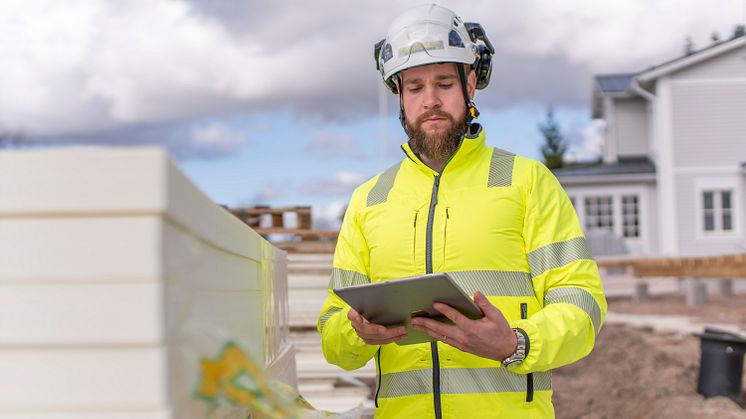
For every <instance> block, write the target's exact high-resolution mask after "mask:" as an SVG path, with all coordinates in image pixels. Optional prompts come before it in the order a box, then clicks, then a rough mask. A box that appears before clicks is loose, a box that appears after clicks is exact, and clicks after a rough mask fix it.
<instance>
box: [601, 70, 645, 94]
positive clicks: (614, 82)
mask: <svg viewBox="0 0 746 419" xmlns="http://www.w3.org/2000/svg"><path fill="white" fill-rule="evenodd" d="M636 74H637V73H625V74H599V75H597V76H596V83H597V85H598V88H599V89H600V90H601V92H602V93H612V94H613V93H624V92H626V91H627V90H628V89H629V84H630V83H631V82H632V78H633V77H635V75H636Z"/></svg>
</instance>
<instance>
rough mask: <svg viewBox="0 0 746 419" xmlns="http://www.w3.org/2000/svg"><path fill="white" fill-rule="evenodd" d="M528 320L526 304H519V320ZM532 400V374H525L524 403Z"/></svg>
mask: <svg viewBox="0 0 746 419" xmlns="http://www.w3.org/2000/svg"><path fill="white" fill-rule="evenodd" d="M527 318H528V304H526V303H521V319H523V320H525V319H527ZM533 400H534V373H532V372H530V373H528V374H526V401H527V402H531V401H533Z"/></svg>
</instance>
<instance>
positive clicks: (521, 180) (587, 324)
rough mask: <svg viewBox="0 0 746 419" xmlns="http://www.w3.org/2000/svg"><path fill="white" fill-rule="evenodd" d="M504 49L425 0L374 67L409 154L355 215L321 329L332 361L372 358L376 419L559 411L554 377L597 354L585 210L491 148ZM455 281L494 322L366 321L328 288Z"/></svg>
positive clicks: (594, 282) (355, 201)
mask: <svg viewBox="0 0 746 419" xmlns="http://www.w3.org/2000/svg"><path fill="white" fill-rule="evenodd" d="M493 53H494V49H493V48H492V45H491V44H490V42H489V40H488V39H487V36H486V34H485V32H484V30H483V29H482V27H481V26H480V25H479V24H475V23H464V22H463V21H462V20H461V19H460V18H459V17H458V16H456V15H455V14H454V13H453V12H452V11H450V10H448V9H446V8H443V7H440V6H437V5H427V6H420V7H417V8H415V9H412V10H410V11H408V12H406V13H404V14H403V15H401V16H400V17H399V18H397V19H396V20H394V22H393V23H392V24H391V26H390V28H389V31H388V35H387V37H386V38H385V39H384V40H382V41H381V42H379V43H378V44H376V47H375V57H376V61H377V66H378V69H379V71H380V72H381V75H382V77H383V80H384V83H385V84H386V86H387V87H388V88H389V89H390V90H391V91H392V92H394V93H395V94H397V95H398V96H399V102H400V115H399V118H400V121H401V123H402V126H403V127H404V130H405V132H406V133H407V136H408V137H409V140H408V141H407V142H406V143H405V144H403V145H402V149H403V151H404V154H405V156H404V158H403V159H402V161H400V162H398V163H396V164H395V165H394V166H392V167H390V168H389V169H387V170H385V171H384V172H382V173H381V174H379V175H377V176H375V177H373V178H372V179H370V180H369V181H367V182H365V183H364V184H363V185H361V186H360V187H358V188H357V189H356V190H355V191H354V193H353V195H352V198H351V200H350V204H349V206H348V208H347V211H346V213H345V217H344V221H343V224H342V228H341V230H340V235H339V240H338V243H337V247H336V250H335V254H334V267H333V271H332V276H331V280H330V283H329V294H328V297H327V299H326V301H325V303H324V306H323V307H322V309H321V313H320V315H319V321H318V325H317V326H318V330H319V332H320V333H321V338H322V348H323V353H324V356H325V357H326V359H327V361H328V362H330V363H333V364H336V365H338V366H340V367H342V368H344V369H346V370H353V369H357V368H360V367H362V366H364V365H365V364H366V363H367V362H368V361H369V360H370V359H371V358H375V361H376V367H377V389H376V394H375V405H376V409H375V416H376V417H405V418H407V417H408V418H429V417H434V418H463V417H475V418H483V417H509V418H521V417H527V418H528V417H530V418H537V417H542V418H543V417H554V409H553V407H552V383H551V369H553V368H557V367H559V366H562V365H566V364H569V363H572V362H575V361H577V360H578V359H580V358H582V357H584V356H586V355H587V354H588V353H589V352H590V351H591V349H592V348H593V345H594V342H595V338H596V336H597V334H598V332H599V330H600V328H601V325H602V323H603V319H604V316H605V313H606V300H605V297H604V293H603V288H602V285H601V281H600V277H599V273H598V268H597V266H596V263H595V261H594V260H593V258H592V256H591V254H590V251H589V250H588V246H587V245H586V242H585V238H584V236H583V232H582V230H581V228H580V225H579V222H578V219H577V215H576V214H575V210H574V208H573V206H572V204H571V203H570V200H569V199H568V198H567V195H566V194H565V192H564V191H563V189H562V187H561V186H560V185H559V183H558V182H557V180H556V178H555V177H554V176H553V175H552V173H551V172H550V171H549V170H547V169H546V167H544V165H542V164H541V163H539V162H537V161H535V160H531V159H527V158H523V157H520V156H516V155H514V154H511V153H509V152H507V151H504V150H501V149H498V148H492V147H488V146H487V145H486V144H485V132H484V129H483V128H482V127H481V126H480V125H479V124H477V123H476V122H475V121H474V119H475V118H476V117H477V116H478V112H477V110H476V106H475V105H474V102H473V98H474V94H475V92H476V90H477V89H481V88H484V87H486V86H487V84H488V83H489V78H490V73H491V65H492V55H493ZM433 272H447V273H448V274H449V275H450V276H451V277H452V278H453V279H454V280H455V281H456V283H457V284H458V285H459V286H460V287H461V288H462V289H463V290H464V291H465V292H467V293H468V294H469V295H473V298H474V301H475V302H476V304H477V305H478V306H479V307H480V309H481V310H482V312H483V313H484V314H485V316H484V317H483V318H481V319H478V320H470V319H469V318H467V317H465V316H464V315H462V314H461V313H459V312H458V311H457V310H455V309H454V308H452V307H449V306H447V305H445V304H441V303H435V304H434V308H435V309H436V310H437V311H439V312H440V313H442V314H443V315H444V316H446V317H447V318H449V319H450V320H451V321H452V324H447V323H444V322H440V321H436V320H433V319H428V318H420V317H417V318H413V319H411V320H410V322H411V324H412V326H413V327H414V328H416V329H417V330H419V331H421V332H424V333H426V334H427V335H428V336H430V337H431V341H430V342H427V343H419V344H410V345H397V344H396V342H398V341H401V340H402V339H404V338H406V337H407V335H408V332H407V329H406V328H405V327H404V326H392V327H386V326H383V325H379V324H374V323H371V322H369V321H368V320H366V319H365V318H364V317H363V316H362V315H361V314H360V313H358V312H356V311H355V310H354V309H352V308H350V306H348V305H347V304H345V302H344V301H343V300H341V299H340V298H339V297H338V296H337V295H336V294H335V293H334V292H333V291H332V290H333V289H335V288H341V287H345V286H351V285H358V284H364V283H370V282H377V281H387V280H395V279H398V278H403V277H409V276H415V275H420V274H425V273H433Z"/></svg>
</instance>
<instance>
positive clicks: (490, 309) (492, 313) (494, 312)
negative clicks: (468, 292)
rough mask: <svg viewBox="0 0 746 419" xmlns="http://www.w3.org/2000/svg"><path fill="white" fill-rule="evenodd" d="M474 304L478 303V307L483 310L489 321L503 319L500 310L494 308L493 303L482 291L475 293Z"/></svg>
mask: <svg viewBox="0 0 746 419" xmlns="http://www.w3.org/2000/svg"><path fill="white" fill-rule="evenodd" d="M474 302H475V303H477V306H479V308H480V309H482V313H484V316H485V317H487V318H488V319H492V320H495V319H500V318H503V315H502V313H501V312H500V310H498V309H497V307H495V306H493V305H492V303H490V300H488V299H487V297H485V295H484V294H482V293H481V292H480V291H477V292H475V293H474Z"/></svg>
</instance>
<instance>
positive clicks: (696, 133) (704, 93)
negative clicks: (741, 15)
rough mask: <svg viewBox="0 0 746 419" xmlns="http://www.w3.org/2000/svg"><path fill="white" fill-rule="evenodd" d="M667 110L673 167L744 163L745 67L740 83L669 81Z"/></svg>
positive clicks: (731, 166) (745, 117)
mask: <svg viewBox="0 0 746 419" xmlns="http://www.w3.org/2000/svg"><path fill="white" fill-rule="evenodd" d="M744 63H746V60H744ZM731 76H735V75H731ZM671 108H672V109H671V114H672V123H673V124H672V135H673V145H674V150H673V152H674V159H673V160H674V166H675V167H713V166H723V167H730V168H734V167H736V166H737V165H740V164H741V163H743V162H746V67H744V70H743V73H742V77H741V78H740V79H739V78H733V79H727V80H724V81H723V80H709V81H707V80H681V79H679V80H678V81H675V80H674V81H672V83H671Z"/></svg>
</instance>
